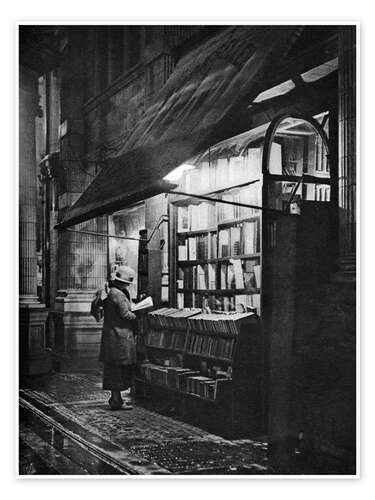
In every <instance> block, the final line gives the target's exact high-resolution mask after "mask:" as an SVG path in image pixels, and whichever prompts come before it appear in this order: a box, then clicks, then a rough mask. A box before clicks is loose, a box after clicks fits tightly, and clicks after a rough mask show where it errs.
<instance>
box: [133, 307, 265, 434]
mask: <svg viewBox="0 0 375 500" xmlns="http://www.w3.org/2000/svg"><path fill="white" fill-rule="evenodd" d="M145 345H146V354H147V355H146V358H147V359H145V360H144V362H143V363H142V364H141V365H140V367H139V374H138V379H137V383H138V393H139V392H140V391H142V392H143V394H144V395H145V396H149V397H151V398H156V399H157V400H159V402H160V400H161V399H164V400H169V402H170V404H171V405H172V406H173V407H174V408H175V409H176V410H177V411H178V413H179V415H180V416H181V417H182V418H183V419H185V420H187V421H189V422H193V423H194V424H196V425H199V426H200V427H203V428H206V429H207V430H209V431H210V432H216V433H219V434H221V435H225V436H228V437H229V436H232V437H233V436H237V437H238V436H246V435H249V433H256V432H260V428H261V422H262V412H263V407H262V401H261V390H260V386H261V380H260V374H261V372H262V370H261V362H262V361H261V360H262V347H261V333H260V329H259V319H258V317H257V316H256V314H254V313H232V314H230V313H228V314H202V313H201V310H200V309H175V308H162V309H158V310H156V311H153V312H151V313H149V314H148V332H147V335H146V338H145Z"/></svg>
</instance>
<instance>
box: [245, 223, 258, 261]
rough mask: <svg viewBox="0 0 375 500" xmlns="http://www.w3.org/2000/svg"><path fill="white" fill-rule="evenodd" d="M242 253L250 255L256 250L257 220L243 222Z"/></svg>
mask: <svg viewBox="0 0 375 500" xmlns="http://www.w3.org/2000/svg"><path fill="white" fill-rule="evenodd" d="M242 227H243V233H242V237H243V253H244V254H245V255H250V254H253V253H256V252H257V250H258V239H259V234H258V222H257V221H256V220H255V221H250V222H244V223H243V226H242Z"/></svg>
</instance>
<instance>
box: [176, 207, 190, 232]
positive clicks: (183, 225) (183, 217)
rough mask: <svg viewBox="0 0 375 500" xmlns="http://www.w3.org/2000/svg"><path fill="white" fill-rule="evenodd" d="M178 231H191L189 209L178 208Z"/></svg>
mask: <svg viewBox="0 0 375 500" xmlns="http://www.w3.org/2000/svg"><path fill="white" fill-rule="evenodd" d="M177 231H178V232H185V231H189V210H188V207H185V206H182V207H177Z"/></svg>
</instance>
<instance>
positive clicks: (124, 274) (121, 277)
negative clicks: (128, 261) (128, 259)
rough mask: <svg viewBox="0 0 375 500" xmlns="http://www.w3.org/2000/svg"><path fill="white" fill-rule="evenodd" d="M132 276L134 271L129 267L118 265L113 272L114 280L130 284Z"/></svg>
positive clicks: (132, 279)
mask: <svg viewBox="0 0 375 500" xmlns="http://www.w3.org/2000/svg"><path fill="white" fill-rule="evenodd" d="M134 277H135V272H134V271H133V269H132V268H131V267H128V266H120V267H119V268H118V269H117V271H116V273H115V276H114V280H115V281H120V282H121V283H127V284H128V285H131V284H132V283H133V281H134Z"/></svg>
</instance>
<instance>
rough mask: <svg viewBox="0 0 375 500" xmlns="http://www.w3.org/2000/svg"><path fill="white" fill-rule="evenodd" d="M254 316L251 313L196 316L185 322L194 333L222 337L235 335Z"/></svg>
mask: <svg viewBox="0 0 375 500" xmlns="http://www.w3.org/2000/svg"><path fill="white" fill-rule="evenodd" d="M252 316H254V313H253V312H245V313H239V312H233V313H231V314H228V315H227V314H215V313H212V314H196V315H194V316H190V317H189V318H188V320H187V322H188V325H189V327H190V328H191V330H192V331H195V332H212V333H220V334H223V335H237V334H238V333H239V328H240V326H241V323H242V322H243V321H245V320H248V319H249V318H251V317H252Z"/></svg>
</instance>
